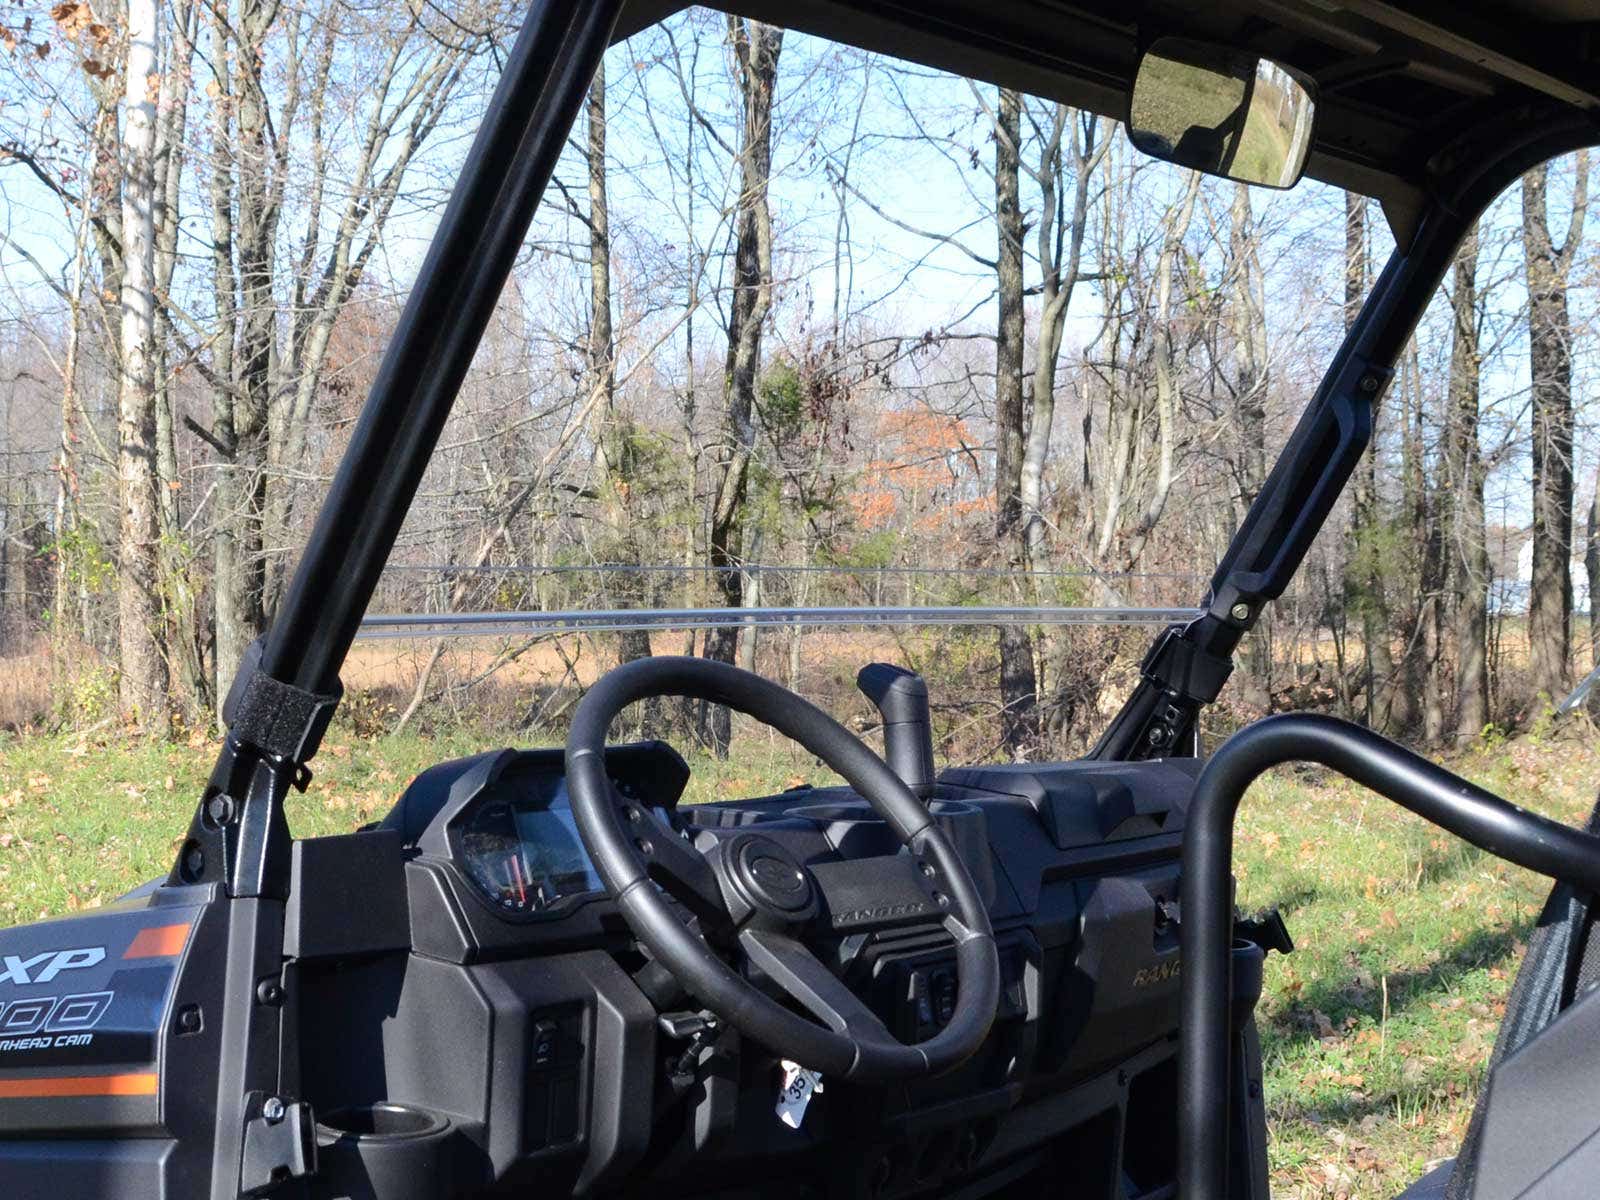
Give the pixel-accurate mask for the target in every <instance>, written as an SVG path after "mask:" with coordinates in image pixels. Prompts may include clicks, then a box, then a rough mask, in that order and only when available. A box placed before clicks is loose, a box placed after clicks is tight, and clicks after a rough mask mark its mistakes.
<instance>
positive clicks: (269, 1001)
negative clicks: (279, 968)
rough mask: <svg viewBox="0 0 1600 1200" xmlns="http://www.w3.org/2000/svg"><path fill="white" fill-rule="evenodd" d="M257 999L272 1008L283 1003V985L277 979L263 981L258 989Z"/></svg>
mask: <svg viewBox="0 0 1600 1200" xmlns="http://www.w3.org/2000/svg"><path fill="white" fill-rule="evenodd" d="M256 999H257V1000H259V1001H261V1003H263V1004H265V1005H268V1006H269V1007H271V1008H277V1007H278V1005H280V1004H282V1003H283V985H282V984H281V983H279V982H278V981H277V980H276V979H263V980H262V981H261V983H260V984H259V985H258V986H257V988H256Z"/></svg>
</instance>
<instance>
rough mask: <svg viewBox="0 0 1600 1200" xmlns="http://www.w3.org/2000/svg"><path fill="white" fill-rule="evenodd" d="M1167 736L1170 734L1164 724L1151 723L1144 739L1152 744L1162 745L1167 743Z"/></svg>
mask: <svg viewBox="0 0 1600 1200" xmlns="http://www.w3.org/2000/svg"><path fill="white" fill-rule="evenodd" d="M1169 736H1171V735H1170V733H1169V732H1168V730H1167V727H1166V726H1165V725H1152V726H1150V732H1149V733H1147V734H1146V735H1145V739H1146V740H1147V741H1148V742H1149V743H1150V744H1151V745H1152V746H1164V745H1166V744H1167V738H1168V737H1169Z"/></svg>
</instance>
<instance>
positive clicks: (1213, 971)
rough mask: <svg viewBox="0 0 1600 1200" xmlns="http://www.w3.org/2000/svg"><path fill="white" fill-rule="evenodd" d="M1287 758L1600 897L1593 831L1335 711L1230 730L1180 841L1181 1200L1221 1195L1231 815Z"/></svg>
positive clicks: (1599, 853) (1217, 1199)
mask: <svg viewBox="0 0 1600 1200" xmlns="http://www.w3.org/2000/svg"><path fill="white" fill-rule="evenodd" d="M1289 762H1314V763H1321V764H1322V765H1323V766H1325V767H1331V768H1332V769H1333V770H1335V771H1337V772H1338V773H1339V774H1341V775H1345V776H1348V777H1349V778H1350V779H1353V780H1355V781H1356V782H1357V783H1359V784H1361V785H1363V786H1364V787H1368V788H1371V789H1372V790H1373V791H1375V792H1377V793H1378V794H1379V795H1381V796H1384V797H1385V798H1387V799H1389V800H1393V801H1394V802H1395V803H1396V804H1399V805H1400V806H1402V807H1403V808H1408V809H1410V810H1411V811H1412V812H1414V813H1416V814H1417V815H1418V816H1420V817H1422V818H1423V819H1425V820H1427V821H1431V822H1432V823H1433V824H1435V825H1438V826H1439V827H1440V828H1441V829H1445V830H1448V831H1449V832H1450V833H1453V834H1455V835H1456V836H1457V837H1459V838H1461V839H1463V840H1464V841H1467V842H1470V843H1471V844H1472V845H1474V846H1477V847H1478V848H1479V849H1481V850H1487V851H1488V852H1489V853H1490V854H1493V855H1495V856H1496V857H1498V858H1503V859H1505V860H1506V861H1508V862H1511V863H1515V864H1516V865H1517V866H1519V867H1526V868H1528V869H1529V870H1531V871H1537V872H1538V873H1539V874H1541V875H1547V876H1550V877H1552V878H1555V879H1560V880H1564V881H1566V882H1567V883H1570V884H1573V885H1574V886H1576V887H1580V888H1582V889H1584V890H1586V891H1591V892H1596V893H1600V837H1596V836H1594V835H1592V834H1587V833H1582V832H1580V831H1578V830H1576V829H1571V828H1569V827H1567V826H1566V825H1562V824H1561V823H1559V822H1557V821H1552V820H1550V819H1549V818H1547V817H1541V816H1539V815H1538V814H1537V813H1531V812H1528V811H1526V810H1525V809H1522V808H1518V807H1517V806H1516V805H1515V804H1511V803H1509V802H1508V801H1505V800H1502V799H1500V797H1498V796H1495V795H1492V794H1490V793H1489V792H1486V791H1484V790H1483V789H1482V788H1480V787H1478V786H1476V785H1475V784H1471V783H1468V782H1467V781H1466V780H1464V779H1461V778H1459V777H1458V776H1456V775H1452V774H1451V773H1450V772H1449V771H1446V770H1445V769H1444V768H1443V767H1439V766H1436V765H1435V764H1433V763H1431V762H1429V761H1428V760H1427V759H1425V758H1422V757H1421V756H1420V755H1417V754H1413V753H1412V752H1411V751H1409V750H1406V749H1404V748H1403V747H1401V746H1397V745H1395V744H1394V743H1393V742H1391V741H1389V740H1388V739H1387V738H1383V737H1380V736H1379V735H1378V734H1375V733H1373V732H1371V731H1370V730H1367V729H1362V728H1361V727H1359V726H1357V725H1352V724H1350V723H1349V722H1347V721H1339V720H1336V719H1334V718H1332V717H1318V716H1305V715H1293V714H1291V715H1285V716H1280V717H1268V718H1267V719H1265V720H1263V721H1257V722H1256V723H1255V724H1253V725H1249V726H1246V727H1245V728H1244V729H1241V730H1240V731H1239V732H1238V733H1236V734H1234V735H1233V736H1232V737H1231V738H1229V739H1228V740H1227V741H1226V742H1225V743H1223V745H1222V746H1221V747H1220V748H1219V749H1218V750H1217V752H1216V753H1215V754H1214V755H1212V756H1211V760H1210V762H1208V763H1207V764H1206V768H1205V770H1204V771H1202V772H1201V774H1200V779H1199V782H1198V783H1197V784H1196V786H1195V794H1194V800H1193V802H1192V803H1191V804H1190V807H1189V813H1188V821H1187V828H1186V831H1185V833H1184V839H1183V881H1182V890H1181V897H1182V906H1181V918H1182V923H1181V925H1180V938H1181V945H1182V951H1183V983H1182V989H1183V993H1182V1015H1181V1031H1182V1037H1181V1041H1180V1045H1179V1048H1178V1064H1179V1084H1178V1164H1179V1165H1178V1171H1179V1194H1180V1195H1181V1196H1182V1197H1183V1200H1227V1196H1226V1186H1227V1185H1226V1180H1227V1177H1228V1176H1227V1169H1228V1113H1229V1104H1228V1057H1229V1056H1228V1045H1229V1043H1228V1039H1229V1030H1230V1025H1229V1011H1228V1009H1229V994H1230V988H1229V962H1230V956H1229V950H1230V946H1231V943H1232V936H1233V821H1234V815H1235V813H1236V812H1237V811H1238V808H1239V801H1240V800H1242V799H1243V798H1244V793H1245V789H1246V788H1248V787H1249V786H1250V785H1251V784H1252V783H1253V782H1255V780H1256V779H1257V778H1258V777H1259V776H1260V775H1261V774H1263V773H1264V772H1266V771H1267V770H1269V769H1271V768H1272V767H1275V766H1280V765H1282V764H1283V763H1289Z"/></svg>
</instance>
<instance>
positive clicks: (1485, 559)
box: [1445, 226, 1489, 742]
mask: <svg viewBox="0 0 1600 1200" xmlns="http://www.w3.org/2000/svg"><path fill="white" fill-rule="evenodd" d="M1477 277H1478V229H1477V226H1473V228H1472V230H1471V232H1469V233H1468V234H1467V236H1466V237H1465V238H1464V239H1463V240H1462V243H1461V248H1460V250H1458V251H1457V253H1456V261H1455V265H1454V267H1453V268H1452V269H1451V283H1452V287H1451V289H1450V316H1451V323H1450V382H1449V393H1448V401H1447V403H1448V409H1447V411H1446V415H1445V422H1446V428H1445V470H1446V473H1447V480H1446V485H1447V487H1448V490H1449V493H1450V497H1451V500H1450V514H1451V521H1450V524H1449V526H1448V527H1447V530H1446V532H1447V534H1448V538H1449V541H1448V544H1449V547H1450V553H1449V554H1448V555H1447V558H1448V561H1449V571H1450V574H1451V576H1452V581H1453V582H1452V596H1453V604H1454V613H1453V622H1452V624H1453V636H1454V641H1455V657H1456V696H1457V706H1456V721H1455V737H1456V740H1457V741H1458V742H1467V741H1470V740H1472V739H1474V738H1477V737H1478V736H1480V735H1481V734H1482V733H1483V730H1484V728H1485V726H1487V725H1488V724H1489V659H1488V652H1489V646H1488V632H1489V544H1488V536H1487V531H1486V530H1485V528H1484V501H1483V487H1484V478H1485V471H1484V463H1483V450H1482V447H1481V444H1480V442H1479V437H1478V420H1479V415H1480V414H1479V407H1478V397H1479V388H1480V385H1479V375H1480V369H1481V362H1480V349H1479V345H1480V340H1479V313H1478V283H1477Z"/></svg>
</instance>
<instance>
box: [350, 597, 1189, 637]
mask: <svg viewBox="0 0 1600 1200" xmlns="http://www.w3.org/2000/svg"><path fill="white" fill-rule="evenodd" d="M1199 613H1200V610H1199V609H1195V608H1131V607H1129V608H1060V607H1018V606H1007V607H996V606H980V605H971V606H967V605H961V606H951V607H936V606H931V605H930V606H926V607H921V606H912V607H905V608H882V607H880V608H873V607H839V608H658V609H601V610H595V611H574V612H468V613H412V614H376V615H372V616H368V617H367V618H365V619H364V620H363V621H362V622H361V629H360V632H359V633H358V634H357V635H356V636H357V637H358V638H360V639H362V640H369V641H370V640H373V639H379V638H437V637H488V636H496V635H501V636H503V635H508V634H512V635H530V636H538V635H550V636H555V635H558V634H574V633H621V632H625V631H632V630H651V629H726V628H729V627H732V628H736V629H752V628H754V629H766V628H788V629H792V628H796V627H799V628H813V627H816V628H822V627H860V628H871V627H883V626H915V625H942V626H958V625H1012V624H1016V625H1170V624H1173V623H1175V622H1183V621H1190V620H1193V619H1194V618H1195V617H1196V616H1198V615H1199Z"/></svg>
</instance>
